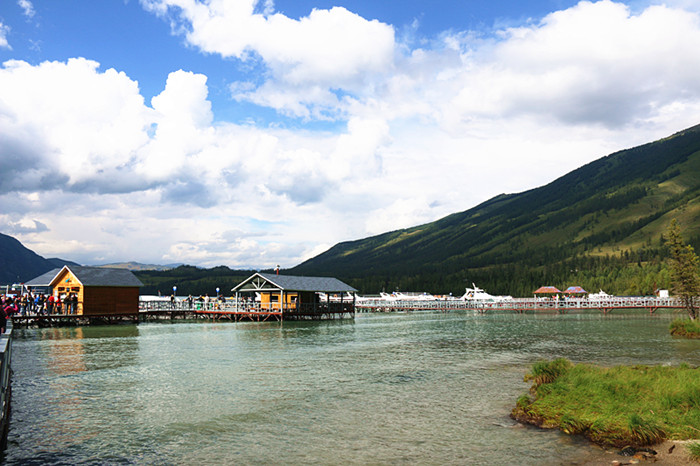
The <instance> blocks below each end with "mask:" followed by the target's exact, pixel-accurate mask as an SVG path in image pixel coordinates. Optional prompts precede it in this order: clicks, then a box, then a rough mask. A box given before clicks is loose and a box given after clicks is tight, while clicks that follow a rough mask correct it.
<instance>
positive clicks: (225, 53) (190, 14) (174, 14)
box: [141, 0, 396, 118]
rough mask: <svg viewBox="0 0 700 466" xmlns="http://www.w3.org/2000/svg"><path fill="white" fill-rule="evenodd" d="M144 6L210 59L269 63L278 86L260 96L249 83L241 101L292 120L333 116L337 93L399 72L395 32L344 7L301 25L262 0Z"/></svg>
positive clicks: (152, 0) (151, 1) (267, 86)
mask: <svg viewBox="0 0 700 466" xmlns="http://www.w3.org/2000/svg"><path fill="white" fill-rule="evenodd" d="M141 3H142V4H143V5H144V7H145V8H147V9H148V10H150V11H153V12H155V13H157V14H159V15H161V16H164V17H168V18H169V19H170V20H171V22H172V25H173V29H174V31H176V32H178V33H181V34H184V35H185V36H186V40H187V42H188V43H190V44H191V45H193V46H195V47H198V48H199V49H200V50H202V51H204V52H207V53H215V54H219V55H221V56H222V57H225V58H238V59H240V60H244V61H245V60H257V59H260V60H262V62H263V63H264V64H265V66H266V67H267V69H268V70H269V75H270V79H269V80H268V81H267V82H265V83H264V84H263V85H262V87H261V88H260V89H257V87H256V88H255V89H254V90H251V89H250V84H251V83H249V82H248V83H243V85H240V84H236V85H235V86H234V89H233V94H234V96H235V97H236V98H238V99H246V100H250V101H252V102H254V103H256V104H259V105H269V106H272V107H274V108H276V109H279V110H280V111H284V112H286V113H289V114H291V115H295V116H302V117H310V116H313V117H316V118H318V117H320V116H321V115H324V114H328V113H333V112H334V111H337V110H338V105H337V104H338V98H337V96H336V95H335V94H334V93H333V92H331V91H330V89H343V90H344V91H345V92H360V91H361V90H362V89H363V88H364V87H365V86H366V85H367V84H368V83H367V80H368V79H371V77H372V76H374V75H378V74H383V73H386V72H387V71H389V70H391V68H392V66H393V59H394V54H395V48H396V44H395V39H394V30H393V28H392V27H391V26H389V25H387V24H384V23H381V22H379V21H377V20H371V21H368V20H366V19H364V18H362V17H361V16H359V15H357V14H355V13H352V12H350V11H348V10H347V9H345V8H343V7H334V8H331V9H329V10H321V9H314V10H312V11H311V12H310V13H309V15H308V16H305V17H303V18H301V19H298V20H297V19H292V18H289V17H287V16H285V15H283V14H280V13H275V14H273V13H272V2H265V5H264V9H263V12H262V13H259V12H256V6H258V5H259V2H258V1H257V0H237V1H221V0H216V1H211V2H206V3H205V2H199V1H194V0H190V1H184V2H183V1H175V0H141ZM241 89H245V91H244V92H240V91H241ZM290 97H291V98H290ZM326 116H327V117H329V116H328V115H326Z"/></svg>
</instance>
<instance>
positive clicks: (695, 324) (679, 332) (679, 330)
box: [669, 319, 700, 338]
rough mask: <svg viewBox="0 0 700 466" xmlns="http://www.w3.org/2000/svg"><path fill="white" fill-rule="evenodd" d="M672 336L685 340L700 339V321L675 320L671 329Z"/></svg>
mask: <svg viewBox="0 0 700 466" xmlns="http://www.w3.org/2000/svg"><path fill="white" fill-rule="evenodd" d="M669 330H670V332H671V335H673V336H676V337H683V338H700V321H698V320H690V319H675V320H674V321H673V322H671V325H670V328H669Z"/></svg>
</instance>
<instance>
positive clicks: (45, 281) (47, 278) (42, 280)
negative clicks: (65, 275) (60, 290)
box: [24, 269, 61, 286]
mask: <svg viewBox="0 0 700 466" xmlns="http://www.w3.org/2000/svg"><path fill="white" fill-rule="evenodd" d="M60 271H61V269H52V270H49V271H48V272H46V273H45V274H43V275H39V276H38V277H36V278H32V279H31V280H29V281H28V282H27V283H25V284H24V286H49V285H50V284H51V282H52V281H53V279H54V278H56V275H58V272H60Z"/></svg>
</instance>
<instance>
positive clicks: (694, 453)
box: [688, 443, 700, 461]
mask: <svg viewBox="0 0 700 466" xmlns="http://www.w3.org/2000/svg"><path fill="white" fill-rule="evenodd" d="M688 453H689V454H690V459H692V460H694V461H700V443H691V444H688Z"/></svg>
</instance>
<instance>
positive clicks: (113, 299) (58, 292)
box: [50, 265, 143, 316]
mask: <svg viewBox="0 0 700 466" xmlns="http://www.w3.org/2000/svg"><path fill="white" fill-rule="evenodd" d="M142 286H143V283H141V281H140V280H139V279H138V278H136V276H135V275H134V274H133V273H131V271H129V270H126V269H113V268H105V267H79V266H73V265H71V266H67V265H66V266H64V267H63V268H62V269H61V270H60V271H59V272H58V273H57V274H56V276H55V277H54V278H53V280H51V282H50V287H51V289H52V293H53V295H54V297H56V298H58V299H60V300H61V302H62V303H63V301H64V298H65V297H66V296H67V295H68V296H69V295H71V294H74V295H75V296H77V298H78V299H77V303H76V304H75V306H74V307H75V309H71V312H70V313H73V314H76V315H85V316H95V315H138V313H139V288H140V287H142ZM63 312H64V313H67V312H66V309H65V306H64V308H63Z"/></svg>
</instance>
